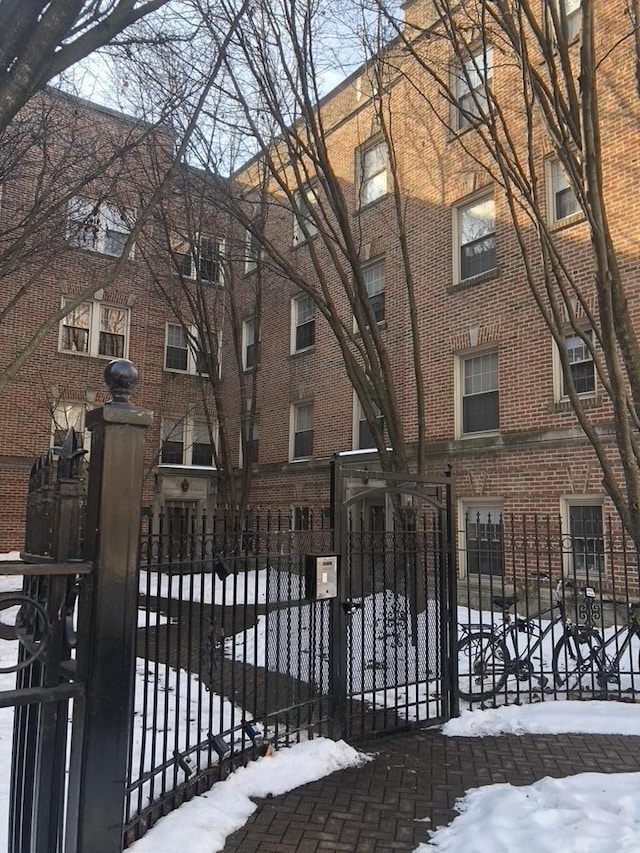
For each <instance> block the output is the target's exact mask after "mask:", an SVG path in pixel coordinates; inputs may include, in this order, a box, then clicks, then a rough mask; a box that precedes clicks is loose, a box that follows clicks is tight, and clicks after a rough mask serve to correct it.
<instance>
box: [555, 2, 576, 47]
mask: <svg viewBox="0 0 640 853" xmlns="http://www.w3.org/2000/svg"><path fill="white" fill-rule="evenodd" d="M552 2H553V5H554V7H555V11H556V12H557V15H558V20H559V24H560V31H561V32H562V35H563V36H564V38H565V39H566V41H568V42H571V41H573V40H574V39H576V38H577V37H578V36H579V35H580V29H581V27H582V20H581V13H580V0H552ZM549 24H550V29H552V32H551V38H552V40H553V41H555V42H558V41H560V38H559V34H558V32H557V31H556V29H555V27H554V25H553V23H552V20H551V15H550V14H549Z"/></svg>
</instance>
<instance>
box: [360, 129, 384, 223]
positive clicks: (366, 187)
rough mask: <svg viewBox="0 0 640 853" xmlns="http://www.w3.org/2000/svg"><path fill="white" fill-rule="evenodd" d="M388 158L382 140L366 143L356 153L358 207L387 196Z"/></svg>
mask: <svg viewBox="0 0 640 853" xmlns="http://www.w3.org/2000/svg"><path fill="white" fill-rule="evenodd" d="M388 167H389V157H388V152H387V145H386V142H385V141H384V140H383V139H380V140H378V141H376V142H374V143H369V142H368V143H366V144H365V145H363V146H361V147H360V148H359V149H358V150H357V152H356V168H357V184H356V185H357V187H358V200H359V205H360V207H366V205H368V204H371V202H373V201H376V199H379V198H382V196H384V195H386V194H387V170H388Z"/></svg>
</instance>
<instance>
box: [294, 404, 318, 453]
mask: <svg viewBox="0 0 640 853" xmlns="http://www.w3.org/2000/svg"><path fill="white" fill-rule="evenodd" d="M289 455H290V458H291V459H292V460H293V459H309V458H310V457H311V456H312V455H313V403H299V404H297V405H294V406H292V407H291V447H290V454H289Z"/></svg>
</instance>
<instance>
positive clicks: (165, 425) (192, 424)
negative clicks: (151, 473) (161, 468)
mask: <svg viewBox="0 0 640 853" xmlns="http://www.w3.org/2000/svg"><path fill="white" fill-rule="evenodd" d="M214 436H215V428H214ZM161 443H162V446H161V451H160V462H161V463H162V464H163V465H199V466H203V467H206V468H211V467H213V448H212V445H211V434H210V432H209V425H208V424H207V421H206V420H205V419H199V418H192V417H185V418H180V419H174V418H163V419H162V430H161Z"/></svg>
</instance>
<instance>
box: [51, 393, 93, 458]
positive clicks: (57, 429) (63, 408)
mask: <svg viewBox="0 0 640 853" xmlns="http://www.w3.org/2000/svg"><path fill="white" fill-rule="evenodd" d="M86 414H87V404H86V403H66V402H63V401H61V400H59V401H58V402H57V403H56V404H55V406H54V407H53V411H52V413H51V415H52V417H51V447H62V445H63V443H64V440H65V437H66V435H67V433H68V432H69V430H70V429H73V430H74V431H75V432H76V433H78V435H79V437H80V439H81V441H82V447H83V448H84V449H85V450H86V451H87V454H85V459H86V458H87V456H88V451H89V450H90V449H91V433H90V432H89V430H88V429H86V427H85V417H86Z"/></svg>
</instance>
